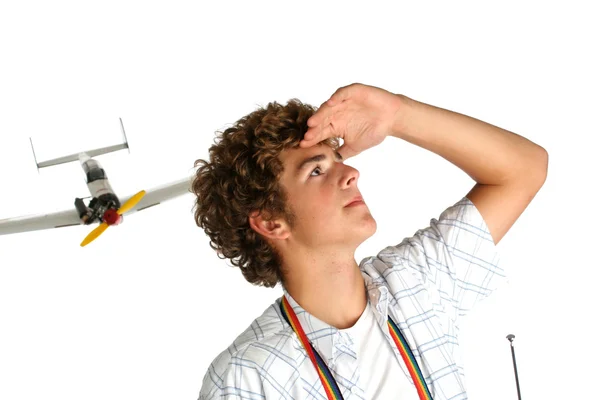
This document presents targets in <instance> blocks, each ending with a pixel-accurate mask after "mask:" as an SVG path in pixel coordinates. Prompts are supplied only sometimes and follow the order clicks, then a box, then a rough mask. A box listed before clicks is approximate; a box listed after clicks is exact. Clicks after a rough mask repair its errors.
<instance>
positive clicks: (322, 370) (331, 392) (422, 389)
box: [280, 296, 432, 400]
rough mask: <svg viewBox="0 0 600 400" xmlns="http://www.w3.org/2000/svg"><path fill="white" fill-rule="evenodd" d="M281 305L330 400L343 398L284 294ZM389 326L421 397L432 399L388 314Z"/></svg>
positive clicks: (411, 355) (402, 338)
mask: <svg viewBox="0 0 600 400" xmlns="http://www.w3.org/2000/svg"><path fill="white" fill-rule="evenodd" d="M280 306H281V312H282V314H283V316H284V318H285V320H286V321H287V323H288V324H290V326H291V327H292V329H293V330H294V332H296V335H298V338H299V339H300V342H302V345H303V346H304V348H305V349H306V352H307V353H308V356H309V357H310V360H311V361H312V363H313V365H314V366H315V368H316V370H317V372H318V373H319V378H321V383H322V384H323V387H324V388H325V392H326V393H327V398H328V399H329V400H343V397H342V392H341V391H340V388H339V387H338V385H337V383H336V381H335V379H333V375H332V374H331V371H329V368H327V365H325V362H323V359H322V358H321V356H320V355H319V353H317V351H316V350H315V348H314V347H313V345H312V344H311V343H310V341H309V340H308V338H307V337H306V334H305V333H304V329H302V326H301V325H300V321H298V317H297V316H296V313H295V312H294V310H293V309H292V306H291V305H290V303H289V302H288V300H287V298H286V297H285V296H282V298H281V304H280ZM388 328H389V330H390V334H391V335H392V339H393V340H394V343H396V346H398V350H400V354H401V355H402V359H403V360H404V362H405V363H406V366H407V367H408V371H409V372H410V376H411V377H412V379H413V382H414V383H415V386H416V387H417V392H418V393H419V398H420V399H421V400H432V397H431V393H429V389H428V388H427V385H426V384H425V379H423V374H422V373H421V369H420V368H419V365H418V364H417V361H416V360H415V357H414V356H413V354H412V352H411V351H410V348H409V347H408V343H407V342H406V339H404V336H403V335H402V332H400V329H398V326H396V324H395V323H394V321H392V319H391V318H390V317H389V316H388Z"/></svg>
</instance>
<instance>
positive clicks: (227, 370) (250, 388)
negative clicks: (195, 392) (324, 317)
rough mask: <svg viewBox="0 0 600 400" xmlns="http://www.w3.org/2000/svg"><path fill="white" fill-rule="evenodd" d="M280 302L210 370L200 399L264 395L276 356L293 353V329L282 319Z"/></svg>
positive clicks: (271, 306) (252, 326) (213, 364)
mask: <svg viewBox="0 0 600 400" xmlns="http://www.w3.org/2000/svg"><path fill="white" fill-rule="evenodd" d="M279 301H280V299H277V300H276V301H275V302H274V303H273V304H271V305H270V306H269V307H268V308H267V309H266V310H265V311H264V312H263V314H262V315H261V316H259V317H258V318H256V319H255V320H254V321H252V323H251V324H250V326H248V328H246V330H244V331H243V332H242V333H241V334H240V335H239V336H238V337H237V338H236V339H235V340H234V341H233V343H232V344H231V345H229V346H228V347H227V348H226V349H224V350H223V351H221V352H220V353H219V355H217V356H216V357H215V358H214V360H213V361H212V362H211V364H210V365H209V367H208V370H207V371H206V373H205V375H204V378H203V381H202V388H201V390H200V400H204V399H206V400H208V399H213V398H221V396H227V395H234V396H235V395H239V393H240V392H246V393H249V392H252V393H257V394H261V393H263V388H262V382H263V376H265V373H267V372H268V371H267V369H266V368H265V366H266V365H267V364H266V362H267V360H268V359H272V358H273V355H276V356H282V355H284V354H285V353H290V352H292V351H293V346H294V342H293V338H294V336H293V335H292V334H293V330H292V329H291V328H290V327H289V326H288V325H287V324H286V323H285V321H284V320H283V319H282V317H281V314H280V311H279Z"/></svg>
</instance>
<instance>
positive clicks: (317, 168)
mask: <svg viewBox="0 0 600 400" xmlns="http://www.w3.org/2000/svg"><path fill="white" fill-rule="evenodd" d="M316 170H319V171H321V174H322V173H323V171H322V170H321V166H320V165H317V167H316V168H315V169H313V170H312V172H311V173H310V176H318V175H313V174H312V173H313V172H315V171H316ZM321 174H319V175H321Z"/></svg>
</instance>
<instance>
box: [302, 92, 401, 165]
mask: <svg viewBox="0 0 600 400" xmlns="http://www.w3.org/2000/svg"><path fill="white" fill-rule="evenodd" d="M401 107H402V99H401V98H400V96H398V95H395V94H393V93H390V92H388V91H387V90H384V89H381V88H378V87H375V86H368V85H363V84H360V83H353V84H351V85H348V86H344V87H341V88H339V89H338V90H336V92H335V93H334V94H333V95H332V96H331V97H330V98H329V100H327V101H326V102H325V103H323V104H322V105H321V106H320V107H319V109H318V110H317V112H316V113H315V114H314V115H313V116H312V117H310V118H309V120H308V122H307V123H308V127H309V129H308V130H307V131H306V133H305V134H304V139H303V140H302V141H301V142H300V147H302V148H306V147H310V146H313V145H315V144H317V143H319V142H321V141H323V140H325V139H327V138H328V137H339V138H342V139H344V145H343V146H341V147H340V148H339V149H338V151H339V153H340V154H341V155H342V157H343V158H344V159H347V158H349V157H353V156H355V155H357V154H359V153H361V152H363V151H365V150H367V149H369V148H371V147H374V146H376V145H378V144H379V143H381V142H383V140H384V139H385V138H386V136H388V135H390V134H391V133H392V130H393V128H394V125H395V123H396V122H397V118H398V115H399V113H400V109H401Z"/></svg>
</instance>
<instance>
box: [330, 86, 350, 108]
mask: <svg viewBox="0 0 600 400" xmlns="http://www.w3.org/2000/svg"><path fill="white" fill-rule="evenodd" d="M353 88H354V84H351V85H348V86H343V87H341V88H339V89H338V90H336V91H335V93H333V94H332V95H331V97H330V98H329V100H327V101H326V103H327V105H329V106H332V107H333V106H335V105H337V104H340V103H341V102H343V101H344V100H347V99H349V98H350V95H351V94H352V91H353Z"/></svg>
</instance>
